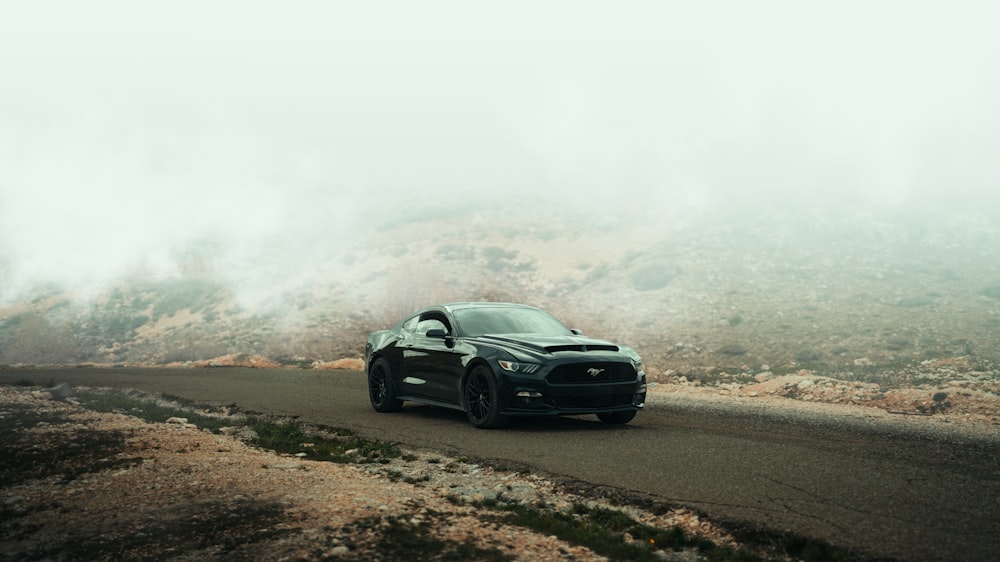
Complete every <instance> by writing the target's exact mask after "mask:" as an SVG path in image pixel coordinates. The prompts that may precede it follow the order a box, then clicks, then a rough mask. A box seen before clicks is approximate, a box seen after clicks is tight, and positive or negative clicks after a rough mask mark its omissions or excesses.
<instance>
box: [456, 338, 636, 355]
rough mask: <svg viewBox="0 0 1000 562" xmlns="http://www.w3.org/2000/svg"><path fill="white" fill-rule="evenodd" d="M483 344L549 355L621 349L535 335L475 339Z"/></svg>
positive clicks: (591, 341) (589, 341) (586, 340)
mask: <svg viewBox="0 0 1000 562" xmlns="http://www.w3.org/2000/svg"><path fill="white" fill-rule="evenodd" d="M476 339H478V340H480V341H482V342H485V343H493V344H495V345H499V346H502V347H506V348H518V349H520V350H521V351H525V352H529V353H534V354H540V355H550V354H553V353H560V352H566V351H570V352H590V351H611V352H617V351H620V350H621V348H620V347H619V346H617V345H615V344H613V343H611V342H609V341H605V340H599V339H594V338H588V337H585V336H543V335H536V334H509V335H508V334H505V335H491V334H487V335H483V336H479V337H478V338H476Z"/></svg>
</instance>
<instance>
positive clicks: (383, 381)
mask: <svg viewBox="0 0 1000 562" xmlns="http://www.w3.org/2000/svg"><path fill="white" fill-rule="evenodd" d="M368 398H369V399H370V400H371V402H372V408H375V411H376V412H398V411H399V410H400V409H401V408H402V407H403V401H402V400H400V399H399V398H396V391H395V390H393V387H392V368H391V367H389V362H388V361H386V360H385V359H382V358H379V359H376V360H375V362H374V363H372V366H371V369H368Z"/></svg>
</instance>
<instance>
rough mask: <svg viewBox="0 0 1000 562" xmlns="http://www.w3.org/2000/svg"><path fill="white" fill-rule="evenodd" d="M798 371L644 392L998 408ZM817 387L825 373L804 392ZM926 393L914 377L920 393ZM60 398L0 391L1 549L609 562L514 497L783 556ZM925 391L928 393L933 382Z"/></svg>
mask: <svg viewBox="0 0 1000 562" xmlns="http://www.w3.org/2000/svg"><path fill="white" fill-rule="evenodd" d="M803 380H815V377H813V378H810V377H809V376H808V375H806V374H796V375H788V376H783V377H775V378H773V379H769V380H767V381H764V382H761V383H755V384H754V385H745V386H742V387H740V388H738V389H730V388H725V387H720V386H712V387H706V386H701V385H693V384H656V385H654V386H653V387H652V389H651V393H650V396H649V401H650V402H651V403H654V404H668V405H670V407H671V408H680V409H683V408H689V409H693V410H702V411H706V410H708V411H719V412H733V411H743V412H753V411H760V412H767V413H768V414H769V415H775V414H777V416H778V417H787V418H788V419H790V420H797V421H802V420H805V421H808V420H809V419H811V418H812V419H816V420H819V419H822V420H825V421H829V420H831V419H836V420H838V422H837V423H842V424H844V426H845V427H858V428H859V429H865V428H867V427H874V428H885V427H891V428H892V429H893V431H895V432H897V433H903V434H905V433H907V432H912V433H914V434H925V435H931V436H933V437H934V438H935V439H947V440H952V439H955V440H962V441H963V442H964V441H966V440H972V441H985V442H988V443H992V444H994V445H995V444H996V443H997V442H998V440H1000V423H997V418H996V416H995V413H996V410H989V409H985V410H984V409H981V408H978V409H973V410H970V409H969V408H961V407H957V406H956V407H951V408H941V409H939V410H938V411H934V412H931V413H921V412H920V408H918V407H917V406H919V404H920V403H919V401H911V403H910V404H909V406H910V408H909V409H908V410H907V411H903V410H898V409H893V408H886V407H878V406H879V405H878V404H875V403H873V402H872V401H862V402H858V401H851V400H847V402H846V403H836V402H834V403H827V402H818V401H815V400H812V401H810V400H808V399H805V398H804V397H803V395H802V394H801V393H800V394H799V395H798V398H799V399H798V400H791V399H788V397H787V396H786V394H787V392H788V391H789V389H798V388H799V385H801V382H802V381H803ZM813 387H817V388H820V387H822V385H821V384H819V385H817V384H813V385H806V390H809V389H812V388H813ZM930 390H933V389H924V390H920V389H915V391H919V392H920V396H923V395H924V394H928V393H929V391H930ZM72 393H73V391H72V390H67V389H65V388H61V387H57V388H55V389H41V388H37V387H35V388H29V387H12V386H0V427H2V430H3V440H2V441H3V447H4V449H5V450H4V451H3V454H4V456H5V457H7V458H12V459H16V460H17V462H13V463H10V464H9V465H7V467H6V468H4V469H3V470H2V472H0V475H2V480H0V485H2V486H0V511H2V515H3V517H2V518H0V521H2V524H0V560H22V559H37V558H73V559H111V558H114V559H149V558H150V557H152V558H155V559H164V560H173V559H201V558H216V559H246V558H252V559H260V558H267V559H272V558H273V559H305V560H309V559H326V558H335V559H345V560H351V559H358V560H360V559H365V560H370V559H376V560H402V559H428V560H446V559H485V560H603V559H609V556H607V555H605V554H602V553H600V552H596V551H595V550H594V549H591V548H588V547H587V546H585V545H583V544H581V543H580V541H576V540H572V539H567V538H566V537H562V538H560V533H557V532H554V531H551V530H550V531H546V530H538V529H532V528H530V527H526V526H524V525H523V524H517V523H514V522H512V521H511V519H509V518H507V517H505V513H506V512H504V511H503V510H502V509H499V510H498V509H497V508H498V507H499V508H503V507H510V506H544V507H545V510H546V511H547V512H548V513H554V514H560V515H562V516H565V517H569V518H579V517H580V514H579V513H578V511H579V506H590V507H591V508H595V509H607V510H612V511H614V512H617V513H623V514H625V515H626V516H627V517H628V518H629V519H630V520H632V521H635V522H638V523H641V524H642V525H645V526H647V527H648V528H649V529H655V530H657V531H658V532H662V533H670V532H675V531H677V530H679V531H680V532H682V533H683V534H684V536H685V537H687V540H688V542H687V543H686V544H688V546H686V547H682V548H679V549H675V548H673V547H669V546H657V545H656V544H655V543H648V542H646V540H644V539H642V538H641V537H636V536H632V535H631V534H629V533H627V532H618V533H617V534H616V539H615V540H618V541H620V542H622V543H632V544H634V545H635V546H637V547H641V548H643V549H644V551H648V552H650V553H652V554H653V555H654V556H656V558H657V559H666V560H703V559H713V558H712V557H711V556H712V555H711V554H710V553H706V552H705V551H704V547H702V548H701V549H699V548H698V547H696V546H690V545H695V544H699V543H698V541H706V542H702V543H701V544H703V545H704V544H706V543H707V541H710V542H711V544H713V545H716V546H717V547H719V548H727V549H732V550H731V552H740V553H741V555H743V554H745V555H747V556H758V555H760V556H764V557H766V558H770V559H789V560H790V559H795V558H796V557H795V556H792V555H789V554H787V553H782V552H780V549H779V550H775V549H774V548H770V549H767V548H764V547H762V546H761V545H760V544H759V543H757V542H754V543H747V541H746V540H745V537H746V536H747V535H746V534H741V532H740V529H737V528H734V527H733V525H732V523H731V522H729V523H720V522H716V521H711V520H710V519H709V518H708V517H706V516H705V515H704V514H701V513H699V512H697V511H695V510H691V509H687V508H683V507H675V506H663V505H643V504H642V503H641V502H638V503H637V502H634V501H627V498H626V499H625V501H623V498H621V497H615V496H614V495H613V494H606V493H602V492H604V491H602V490H600V489H597V488H593V487H588V486H586V485H580V484H581V483H568V482H566V481H563V480H560V479H559V478H554V477H550V476H549V475H546V474H539V473H533V472H529V471H518V470H511V469H508V468H505V467H498V466H490V464H489V463H486V462H480V461H473V460H469V459H461V458H454V457H448V456H446V455H442V454H440V453H439V452H435V451H422V450H406V451H405V452H404V454H403V455H401V456H400V457H399V458H395V459H392V460H391V461H389V462H386V463H385V464H336V463H331V462H321V461H314V460H309V459H308V458H302V457H298V456H294V455H292V456H289V455H278V454H276V453H274V452H272V451H268V450H263V449H260V448H256V447H254V446H252V445H250V444H248V443H247V442H246V441H245V440H243V439H240V438H239V436H238V435H220V434H214V433H211V432H209V431H207V430H203V429H198V428H197V427H195V426H193V425H191V424H187V423H184V422H183V421H181V420H174V422H173V423H147V422H144V421H142V420H140V419H139V418H136V417H134V416H130V415H125V414H124V413H110V414H103V413H96V412H93V411H90V410H87V409H84V408H83V407H81V406H79V405H77V404H76V403H75V402H76V401H75V398H74V397H73V395H72ZM925 398H926V399H928V400H930V401H931V402H932V403H933V402H934V401H933V396H932V393H931V395H930V396H929V397H925ZM922 399H924V398H921V400H922ZM952 404H957V402H953V403H952ZM873 406H874V407H873ZM205 413H212V412H208V411H206V412H205ZM744 530H745V529H744ZM647 540H648V539H647ZM823 548H826V546H825V545H823ZM834 552H835V554H836V555H838V556H843V557H845V558H847V559H865V556H864V555H862V554H858V553H845V552H843V551H836V550H834ZM151 553H152V554H151ZM611 558H614V557H613V556H612V557H611ZM714 559H718V558H714ZM750 559H752V558H750Z"/></svg>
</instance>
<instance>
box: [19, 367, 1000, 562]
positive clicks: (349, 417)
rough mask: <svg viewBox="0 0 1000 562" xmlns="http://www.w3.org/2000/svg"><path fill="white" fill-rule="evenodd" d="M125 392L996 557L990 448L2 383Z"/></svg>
mask: <svg viewBox="0 0 1000 562" xmlns="http://www.w3.org/2000/svg"><path fill="white" fill-rule="evenodd" d="M24 380H30V381H33V382H34V383H36V384H42V385H47V384H53V383H55V384H58V383H62V382H66V383H70V384H78V385H95V386H112V387H128V388H137V389H142V390H146V391H150V392H157V393H163V394H169V395H173V396H180V397H184V398H190V399H194V400H197V401H201V402H207V403H216V404H232V403H236V404H237V405H239V406H240V407H241V408H243V409H245V410H254V411H259V412H262V413H271V414H284V415H296V416H299V417H300V418H301V419H303V420H306V421H310V422H315V423H321V424H326V425H331V426H336V427H346V428H351V429H354V430H355V431H357V432H359V433H361V434H362V435H365V436H366V437H370V438H377V439H382V440H388V441H394V442H400V443H403V444H406V445H410V446H415V447H422V448H430V449H435V450H438V451H441V452H442V453H445V454H449V455H454V456H460V457H461V456H464V457H476V458H485V459H496V460H500V461H505V462H512V463H519V464H524V465H528V466H530V467H534V468H537V469H540V470H542V471H545V472H549V473H553V474H556V475H562V476H568V477H571V478H575V479H579V480H582V481H585V482H588V483H591V484H596V485H606V486H613V487H616V488H620V489H623V490H627V491H630V492H633V493H636V494H639V495H644V496H647V497H650V498H652V499H656V500H660V501H665V502H669V503H673V504H682V505H687V506H690V507H694V508H697V509H699V510H701V511H703V512H705V513H707V514H708V515H709V516H710V517H712V518H714V519H718V520H737V521H748V522H752V523H755V524H759V525H764V526H766V527H768V528H770V529H772V530H779V531H781V530H784V531H792V532H795V533H798V534H801V535H805V536H810V537H817V538H822V539H825V540H827V541H829V542H831V543H833V544H835V545H839V546H844V547H849V548H857V549H861V550H863V551H864V552H866V553H867V554H868V555H870V556H875V557H892V558H901V559H906V560H997V559H998V558H1000V440H996V439H992V438H985V437H975V438H973V437H969V436H961V435H958V434H956V433H951V432H934V431H930V432H928V431H922V430H913V429H905V428H903V429H901V428H898V427H894V426H890V425H887V424H880V423H879V422H877V421H874V420H871V419H864V418H844V417H829V416H822V415H815V414H789V413H787V412H785V413H780V412H770V411H767V410H760V409H756V410H750V409H745V408H739V407H732V408H725V409H723V408H706V407H695V406H693V405H686V404H682V403H676V402H670V403H669V404H668V403H656V401H653V403H652V404H651V405H650V406H649V407H647V409H646V410H645V411H643V412H641V413H640V414H639V416H637V417H636V419H635V420H634V421H633V422H632V424H630V425H628V426H624V427H615V426H608V425H604V424H602V423H599V422H598V421H597V420H596V418H594V417H592V416H589V417H580V418H554V419H549V418H540V419H530V420H516V421H515V422H514V423H512V424H511V426H510V427H508V428H505V429H502V430H477V429H475V428H473V427H472V426H470V425H469V424H468V423H467V421H466V420H465V417H464V415H463V414H462V413H461V412H457V411H450V410H444V409H439V408H431V407H426V406H418V405H408V406H407V407H406V408H404V410H403V411H402V412H399V413H393V414H377V413H375V412H374V411H373V410H372V409H371V407H370V406H369V404H368V398H367V392H366V389H365V381H364V377H363V375H361V374H359V373H356V372H349V371H309V370H304V371H297V370H254V369H228V368H227V369H204V370H197V369H195V370H173V369H64V370H42V369H31V370H12V369H7V370H0V383H7V384H9V383H17V382H19V381H24Z"/></svg>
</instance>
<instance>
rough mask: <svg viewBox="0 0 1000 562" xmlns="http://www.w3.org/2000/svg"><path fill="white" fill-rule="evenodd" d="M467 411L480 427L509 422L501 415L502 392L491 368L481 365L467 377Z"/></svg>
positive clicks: (497, 425)
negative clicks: (498, 390) (494, 379)
mask: <svg viewBox="0 0 1000 562" xmlns="http://www.w3.org/2000/svg"><path fill="white" fill-rule="evenodd" d="M463 393H464V398H465V413H466V415H468V416H469V421H470V422H472V425H474V426H476V427H479V428H493V427H501V426H503V425H504V424H506V423H507V418H506V416H501V415H500V393H499V392H497V385H496V382H494V381H493V376H492V375H491V373H490V371H489V368H487V367H485V366H483V365H479V366H478V367H475V368H473V369H472V372H471V373H469V376H468V377H467V378H466V379H465V389H464V391H463Z"/></svg>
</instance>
